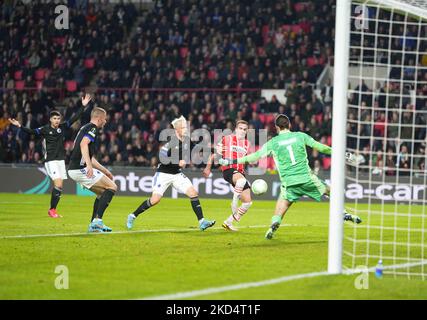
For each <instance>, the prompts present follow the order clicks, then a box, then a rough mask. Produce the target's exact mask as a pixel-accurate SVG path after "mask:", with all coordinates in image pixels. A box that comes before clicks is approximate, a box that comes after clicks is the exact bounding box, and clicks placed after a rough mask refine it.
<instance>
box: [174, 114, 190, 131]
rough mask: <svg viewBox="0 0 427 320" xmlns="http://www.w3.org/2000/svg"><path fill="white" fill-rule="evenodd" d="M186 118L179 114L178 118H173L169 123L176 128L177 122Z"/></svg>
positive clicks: (184, 120)
mask: <svg viewBox="0 0 427 320" xmlns="http://www.w3.org/2000/svg"><path fill="white" fill-rule="evenodd" d="M186 121H187V120H186V119H185V117H184V116H180V117H179V118H175V119H174V120H173V121H172V122H171V124H172V127H173V128H174V129H176V126H177V124H178V123H180V122H186Z"/></svg>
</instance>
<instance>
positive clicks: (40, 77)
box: [34, 69, 46, 81]
mask: <svg viewBox="0 0 427 320" xmlns="http://www.w3.org/2000/svg"><path fill="white" fill-rule="evenodd" d="M45 75H46V70H45V69H37V70H36V72H35V73H34V79H36V81H40V80H44V77H45Z"/></svg>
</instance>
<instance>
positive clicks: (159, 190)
mask: <svg viewBox="0 0 427 320" xmlns="http://www.w3.org/2000/svg"><path fill="white" fill-rule="evenodd" d="M173 176H174V175H172V174H167V173H163V172H156V174H155V175H154V177H153V182H152V188H153V193H152V194H151V197H150V198H149V199H146V200H144V202H143V203H141V205H140V206H139V207H138V208H136V209H135V211H134V212H132V213H130V214H129V215H128V217H127V221H126V227H127V228H128V229H132V228H133V224H134V222H135V219H136V218H137V217H138V216H139V215H140V214H141V213H143V212H145V211H146V210H148V209H149V208H151V207H153V206H155V205H156V204H158V203H159V202H160V200H161V199H162V197H163V194H164V193H165V191H166V190H167V189H168V188H169V186H170V185H171V184H172V182H173Z"/></svg>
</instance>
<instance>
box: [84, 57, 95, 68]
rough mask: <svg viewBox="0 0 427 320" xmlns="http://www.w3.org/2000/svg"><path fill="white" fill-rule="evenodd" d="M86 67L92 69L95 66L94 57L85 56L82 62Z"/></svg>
mask: <svg viewBox="0 0 427 320" xmlns="http://www.w3.org/2000/svg"><path fill="white" fill-rule="evenodd" d="M84 65H85V68H86V69H93V68H94V67H95V59H94V58H86V59H85V62H84Z"/></svg>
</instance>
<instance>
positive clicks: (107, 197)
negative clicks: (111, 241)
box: [68, 108, 117, 232]
mask: <svg viewBox="0 0 427 320" xmlns="http://www.w3.org/2000/svg"><path fill="white" fill-rule="evenodd" d="M106 122H107V113H106V112H105V110H104V109H102V108H94V109H93V110H92V112H91V115H90V122H89V123H88V124H86V125H84V126H83V127H81V128H80V131H79V133H78V134H77V137H76V139H75V140H74V148H73V151H72V153H71V158H70V163H69V165H68V174H69V176H70V178H71V179H73V180H74V181H76V182H77V183H79V184H81V185H82V186H83V187H85V188H87V189H89V190H91V191H92V192H94V193H95V194H96V195H97V197H96V199H95V202H94V204H93V213H92V219H91V222H90V224H89V230H88V232H111V231H112V230H111V228H109V227H107V226H106V225H105V224H104V222H103V220H102V219H103V216H104V212H105V210H106V209H107V207H108V205H109V204H110V202H111V200H112V199H113V197H114V195H115V193H116V191H117V185H116V184H115V183H114V181H113V175H112V174H111V172H110V171H109V170H108V169H107V168H105V167H104V166H103V165H101V164H100V163H99V162H98V161H97V160H96V158H95V153H96V139H97V137H98V132H99V129H102V128H103V127H104V126H105V124H106Z"/></svg>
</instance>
